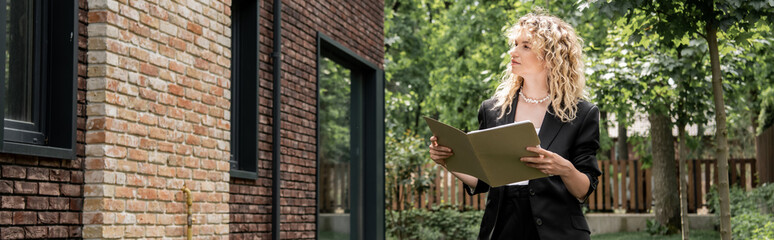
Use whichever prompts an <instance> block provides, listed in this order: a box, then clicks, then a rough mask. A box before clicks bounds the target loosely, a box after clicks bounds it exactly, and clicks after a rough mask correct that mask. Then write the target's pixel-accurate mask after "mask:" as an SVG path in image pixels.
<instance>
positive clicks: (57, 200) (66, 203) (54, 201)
mask: <svg viewBox="0 0 774 240" xmlns="http://www.w3.org/2000/svg"><path fill="white" fill-rule="evenodd" d="M69 207H70V200H69V199H67V198H65V197H51V198H48V209H51V210H67V208H69Z"/></svg>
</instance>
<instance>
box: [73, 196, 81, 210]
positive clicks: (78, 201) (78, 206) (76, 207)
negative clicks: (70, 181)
mask: <svg viewBox="0 0 774 240" xmlns="http://www.w3.org/2000/svg"><path fill="white" fill-rule="evenodd" d="M70 210H72V211H81V210H83V199H81V198H70Z"/></svg>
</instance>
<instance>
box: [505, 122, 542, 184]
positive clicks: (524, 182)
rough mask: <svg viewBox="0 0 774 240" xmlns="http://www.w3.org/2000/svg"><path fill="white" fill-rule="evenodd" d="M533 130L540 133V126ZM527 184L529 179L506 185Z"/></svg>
mask: <svg viewBox="0 0 774 240" xmlns="http://www.w3.org/2000/svg"><path fill="white" fill-rule="evenodd" d="M535 132H537V133H538V134H540V128H535ZM527 184H529V180H524V181H521V182H514V183H509V184H507V185H508V186H514V185H527Z"/></svg>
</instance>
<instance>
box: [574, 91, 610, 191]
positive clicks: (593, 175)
mask: <svg viewBox="0 0 774 240" xmlns="http://www.w3.org/2000/svg"><path fill="white" fill-rule="evenodd" d="M597 150H599V109H598V108H597V106H594V105H592V106H591V108H590V109H589V110H588V113H586V115H585V116H584V119H583V122H581V126H580V128H578V135H577V141H575V145H573V147H572V148H571V150H570V151H571V155H570V156H573V159H572V162H573V165H575V168H576V169H578V171H580V172H581V173H583V174H585V175H586V177H588V178H589V190H588V191H586V195H585V196H584V197H583V201H582V202H586V200H587V199H588V198H589V195H591V193H593V192H594V190H596V188H597V184H598V180H597V179H598V177H599V175H601V174H602V172H600V171H599V167H598V166H597Z"/></svg>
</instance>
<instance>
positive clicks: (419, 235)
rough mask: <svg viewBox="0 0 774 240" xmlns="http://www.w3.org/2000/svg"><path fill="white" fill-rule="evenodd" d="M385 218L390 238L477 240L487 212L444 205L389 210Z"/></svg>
mask: <svg viewBox="0 0 774 240" xmlns="http://www.w3.org/2000/svg"><path fill="white" fill-rule="evenodd" d="M385 215H386V216H388V217H387V223H386V225H387V234H388V237H387V238H388V239H391V238H398V239H423V240H424V239H475V238H476V235H477V234H478V229H479V225H480V223H481V218H482V217H483V215H484V211H479V210H466V211H460V210H459V209H458V208H456V207H455V206H451V205H441V206H434V207H432V208H431V209H430V210H427V209H408V210H404V211H402V213H400V214H399V213H397V212H396V211H390V210H388V211H387V213H386V214H385ZM398 216H400V218H402V219H398Z"/></svg>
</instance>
